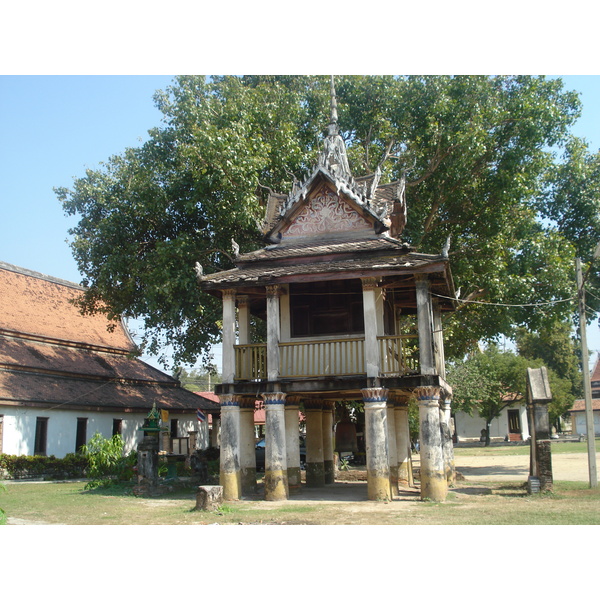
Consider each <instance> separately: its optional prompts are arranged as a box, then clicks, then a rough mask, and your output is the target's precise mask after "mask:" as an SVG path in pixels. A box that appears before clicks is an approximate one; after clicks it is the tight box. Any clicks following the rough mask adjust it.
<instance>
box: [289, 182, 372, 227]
mask: <svg viewBox="0 0 600 600" xmlns="http://www.w3.org/2000/svg"><path fill="white" fill-rule="evenodd" d="M372 229H373V225H372V224H371V223H370V222H369V221H368V220H367V219H365V218H364V217H363V216H362V215H360V214H359V213H358V212H357V211H356V210H355V209H354V208H353V207H352V206H350V204H349V203H348V202H347V201H346V200H344V199H343V198H341V197H340V196H339V195H338V194H336V193H335V192H334V191H332V190H331V189H329V188H328V187H326V186H323V187H322V188H321V189H320V190H319V192H318V193H317V194H316V195H315V196H313V197H312V198H310V199H309V201H308V202H307V203H306V204H305V205H304V206H303V207H302V208H301V209H300V210H299V211H298V213H297V214H296V216H295V217H294V219H293V222H292V223H291V224H290V225H289V226H288V227H287V228H286V229H284V230H283V231H282V234H283V236H284V237H304V236H312V235H322V234H325V233H339V232H343V231H369V230H372Z"/></svg>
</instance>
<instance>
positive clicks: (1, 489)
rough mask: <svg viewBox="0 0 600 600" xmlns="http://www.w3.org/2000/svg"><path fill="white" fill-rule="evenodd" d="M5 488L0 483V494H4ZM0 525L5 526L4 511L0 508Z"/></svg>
mask: <svg viewBox="0 0 600 600" xmlns="http://www.w3.org/2000/svg"><path fill="white" fill-rule="evenodd" d="M5 491H6V486H5V485H4V484H3V483H2V482H0V492H5ZM0 525H6V511H5V510H4V509H3V508H1V507H0Z"/></svg>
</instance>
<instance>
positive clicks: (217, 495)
mask: <svg viewBox="0 0 600 600" xmlns="http://www.w3.org/2000/svg"><path fill="white" fill-rule="evenodd" d="M222 503H223V486H222V485H201V486H198V492H197V493H196V510H218V509H219V508H220V507H221V504H222Z"/></svg>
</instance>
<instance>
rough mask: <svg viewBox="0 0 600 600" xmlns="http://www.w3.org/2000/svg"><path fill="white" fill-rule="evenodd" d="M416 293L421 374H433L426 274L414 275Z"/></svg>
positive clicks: (429, 301)
mask: <svg viewBox="0 0 600 600" xmlns="http://www.w3.org/2000/svg"><path fill="white" fill-rule="evenodd" d="M415 280H416V295H417V322H418V328H419V364H420V368H421V374H422V375H435V374H436V372H435V357H434V354H433V321H432V311H431V297H430V295H429V280H428V279H427V276H426V275H415Z"/></svg>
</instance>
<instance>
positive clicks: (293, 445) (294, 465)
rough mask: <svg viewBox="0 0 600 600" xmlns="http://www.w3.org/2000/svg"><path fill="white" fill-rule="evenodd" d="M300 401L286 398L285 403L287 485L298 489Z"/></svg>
mask: <svg viewBox="0 0 600 600" xmlns="http://www.w3.org/2000/svg"><path fill="white" fill-rule="evenodd" d="M299 408H300V399H299V398H298V397H296V396H288V397H287V398H286V401H285V448H286V452H287V472H288V485H289V487H290V488H298V487H300V484H301V483H302V480H301V477H300V417H299V414H298V410H299Z"/></svg>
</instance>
